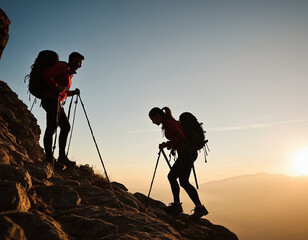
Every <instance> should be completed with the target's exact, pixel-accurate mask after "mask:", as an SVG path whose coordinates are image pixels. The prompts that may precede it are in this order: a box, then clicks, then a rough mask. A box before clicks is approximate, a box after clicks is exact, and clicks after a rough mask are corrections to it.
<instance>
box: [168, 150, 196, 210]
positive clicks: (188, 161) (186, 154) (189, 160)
mask: <svg viewBox="0 0 308 240" xmlns="http://www.w3.org/2000/svg"><path fill="white" fill-rule="evenodd" d="M178 154H179V156H178V159H177V160H176V162H175V163H174V165H173V166H172V168H171V170H170V172H169V174H168V179H169V182H170V185H171V190H172V194H173V199H174V202H179V201H180V186H179V184H178V182H177V178H179V180H180V185H181V187H183V188H184V189H185V191H186V192H187V194H188V196H189V197H190V199H191V200H192V201H193V202H194V204H195V206H198V205H200V204H201V202H200V199H199V195H198V192H197V190H196V189H195V187H194V186H192V185H191V184H190V182H189V176H190V173H191V169H192V166H193V163H194V161H195V160H196V159H197V156H198V152H197V151H196V150H193V149H191V148H189V147H186V148H184V149H183V150H182V151H181V152H179V153H178Z"/></svg>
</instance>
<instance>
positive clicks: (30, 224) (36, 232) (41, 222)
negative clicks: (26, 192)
mask: <svg viewBox="0 0 308 240" xmlns="http://www.w3.org/2000/svg"><path fill="white" fill-rule="evenodd" d="M6 216H7V217H9V218H10V219H12V221H13V222H15V223H16V224H18V225H19V226H20V227H21V228H22V229H23V230H24V233H25V236H26V238H27V239H31V240H42V239H44V240H68V237H67V234H65V232H64V231H63V230H62V228H61V225H60V224H59V223H58V222H57V221H55V220H54V219H53V218H52V217H50V216H47V215H45V214H43V213H41V212H39V211H33V212H14V213H7V214H6ZM0 217H1V215H0Z"/></svg>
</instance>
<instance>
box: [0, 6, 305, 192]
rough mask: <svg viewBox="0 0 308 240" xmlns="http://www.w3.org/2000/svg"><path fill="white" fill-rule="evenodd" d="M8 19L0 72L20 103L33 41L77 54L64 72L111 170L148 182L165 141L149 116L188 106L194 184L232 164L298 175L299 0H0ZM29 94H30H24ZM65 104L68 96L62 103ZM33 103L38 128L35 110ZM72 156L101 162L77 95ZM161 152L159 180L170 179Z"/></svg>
mask: <svg viewBox="0 0 308 240" xmlns="http://www.w3.org/2000/svg"><path fill="white" fill-rule="evenodd" d="M0 7H1V8H2V10H3V11H5V12H6V14H7V15H8V17H9V18H10V20H11V25H10V32H9V33H10V39H9V42H8V44H7V46H6V48H5V50H4V53H3V55H2V59H1V62H0V79H1V80H3V81H5V82H7V83H8V84H9V86H10V87H11V88H12V90H13V91H15V92H16V93H17V94H18V96H19V98H20V99H21V100H22V101H23V102H24V103H25V104H26V105H28V106H29V108H30V106H31V104H32V102H31V101H29V96H28V94H27V85H26V84H25V83H24V81H23V79H24V76H25V75H26V74H28V73H29V71H30V66H31V64H32V63H33V61H34V59H35V57H36V56H37V54H38V52H39V51H41V50H44V49H52V50H54V51H56V52H58V54H59V56H60V59H61V60H67V58H68V55H69V54H70V53H71V52H72V51H78V52H80V53H82V54H83V55H84V56H85V61H84V64H83V67H82V68H81V69H79V70H78V74H77V75H75V76H74V78H73V84H72V89H74V88H75V87H78V88H79V89H80V90H81V98H82V100H83V102H84V104H85V107H86V110H87V113H88V116H89V118H90V121H91V125H92V128H93V130H94V134H95V137H96V140H97V142H98V145H99V148H100V150H101V153H102V156H103V160H104V163H105V165H106V168H107V171H108V173H109V175H110V177H111V178H112V179H113V180H115V181H119V182H122V183H123V184H125V185H126V186H127V187H128V188H129V190H130V191H138V190H141V189H142V190H144V189H148V187H149V184H150V181H151V178H152V174H153V170H154V166H155V162H156V158H157V152H158V144H159V143H160V142H161V141H163V140H164V139H163V137H162V133H161V130H160V128H159V127H157V126H156V125H153V124H152V122H151V121H150V119H149V118H148V112H149V110H150V109H151V108H152V107H154V106H159V107H164V106H169V107H170V108H171V109H172V110H173V114H174V116H175V117H176V118H178V116H179V115H180V114H181V113H182V112H184V111H190V112H193V113H194V114H195V115H196V116H197V118H198V119H200V120H201V121H202V122H203V123H204V126H205V128H206V130H207V132H208V133H207V137H208V138H209V147H210V150H211V152H210V155H209V157H208V163H207V164H204V158H203V154H200V156H199V159H198V160H197V162H196V169H197V175H198V179H199V182H200V183H203V182H207V181H211V180H217V179H222V178H226V177H231V176H236V175H240V174H247V173H256V172H268V173H283V174H287V175H296V174H297V172H295V171H294V170H293V169H292V165H291V161H292V155H293V154H294V152H296V151H298V150H301V149H303V148H308V139H307V136H308V126H307V123H308V111H307V110H306V108H307V102H308V94H307V89H308V81H307V76H308V67H307V66H308V44H307V39H308V14H307V13H308V1H302V0H293V1H284V0H281V1H271V0H266V1H263V0H255V1H233V0H225V1H206V0H204V1H187V0H176V1H175V0H174V1H171V0H163V1H160V0H155V1H154V0H149V1H142V0H112V1H111V0H110V1H103V0H96V1H94V0H90V1H83V0H66V1H62V0H61V1H59V0H53V1H47V0H45V1H42V0H37V1H35V0H29V1H17V0H1V5H0ZM32 100H33V98H32ZM67 105H68V103H67V104H66V106H65V107H66V108H67ZM32 112H33V114H34V115H35V116H36V118H37V119H38V124H39V125H40V126H41V129H42V131H44V130H45V112H44V110H43V109H42V108H41V107H40V106H39V104H36V105H35V106H34V109H33V111H32ZM76 118H77V119H76V123H75V127H74V132H73V140H72V143H71V148H70V154H69V156H70V158H71V159H73V160H75V161H77V163H79V164H86V163H87V164H89V165H91V166H92V165H93V166H94V168H95V169H96V170H97V171H101V172H102V166H101V164H100V160H99V158H98V154H97V152H96V149H95V146H94V143H93V140H92V137H91V134H90V131H89V128H88V125H87V122H86V119H85V116H84V114H83V111H82V108H81V106H80V105H79V106H78V108H77V114H76ZM163 161H164V160H162V161H161V162H160V165H159V168H158V175H157V177H156V180H155V181H157V184H159V183H161V184H164V185H168V183H167V179H166V174H167V170H168V169H167V165H166V163H165V162H163Z"/></svg>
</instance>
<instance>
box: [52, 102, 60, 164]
mask: <svg viewBox="0 0 308 240" xmlns="http://www.w3.org/2000/svg"><path fill="white" fill-rule="evenodd" d="M60 104H61V103H60V97H58V101H57V115H56V134H55V139H54V143H53V147H52V156H53V154H54V152H55V149H56V143H57V138H58V123H59V112H60ZM52 168H53V169H55V161H54V158H52Z"/></svg>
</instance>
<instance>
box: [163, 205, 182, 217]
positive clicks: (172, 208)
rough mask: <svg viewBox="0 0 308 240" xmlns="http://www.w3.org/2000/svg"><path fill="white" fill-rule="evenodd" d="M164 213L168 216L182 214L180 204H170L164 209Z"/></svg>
mask: <svg viewBox="0 0 308 240" xmlns="http://www.w3.org/2000/svg"><path fill="white" fill-rule="evenodd" d="M165 211H166V212H167V213H168V214H172V215H173V214H179V213H182V212H183V208H182V203H170V205H169V206H167V207H165Z"/></svg>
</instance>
